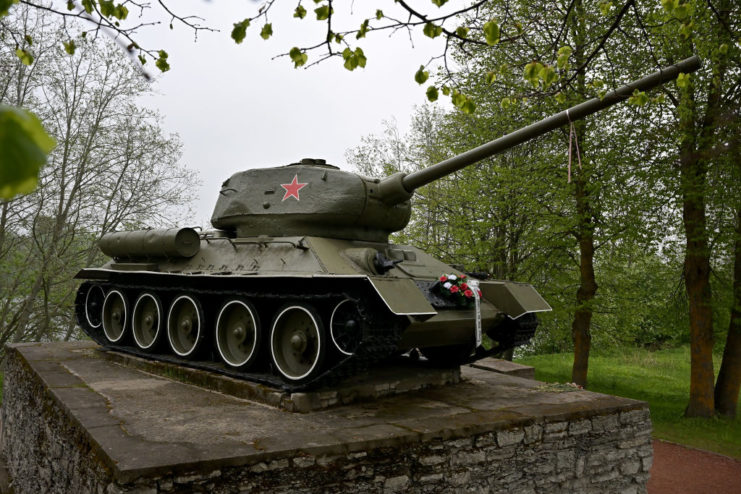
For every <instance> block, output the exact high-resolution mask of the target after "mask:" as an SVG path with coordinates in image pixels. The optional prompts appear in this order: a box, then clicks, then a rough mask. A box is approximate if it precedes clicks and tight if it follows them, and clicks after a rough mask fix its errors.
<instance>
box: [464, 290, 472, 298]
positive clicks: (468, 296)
mask: <svg viewBox="0 0 741 494" xmlns="http://www.w3.org/2000/svg"><path fill="white" fill-rule="evenodd" d="M463 295H465V296H466V298H471V297H473V292H472V291H471V290H466V291H465V292H463Z"/></svg>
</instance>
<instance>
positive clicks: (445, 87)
mask: <svg viewBox="0 0 741 494" xmlns="http://www.w3.org/2000/svg"><path fill="white" fill-rule="evenodd" d="M441 89H442V91H443V94H444V95H445V96H449V95H450V88H449V87H448V86H443V87H442V88H441Z"/></svg>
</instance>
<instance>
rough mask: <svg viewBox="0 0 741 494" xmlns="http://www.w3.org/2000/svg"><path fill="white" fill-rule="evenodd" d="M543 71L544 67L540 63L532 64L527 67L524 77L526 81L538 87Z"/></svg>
mask: <svg viewBox="0 0 741 494" xmlns="http://www.w3.org/2000/svg"><path fill="white" fill-rule="evenodd" d="M542 69H543V65H542V64H541V63H540V62H530V63H529V64H527V65H525V72H524V74H523V77H524V78H525V80H526V81H529V82H530V84H532V85H533V87H537V86H538V81H539V75H540V71H541V70H542Z"/></svg>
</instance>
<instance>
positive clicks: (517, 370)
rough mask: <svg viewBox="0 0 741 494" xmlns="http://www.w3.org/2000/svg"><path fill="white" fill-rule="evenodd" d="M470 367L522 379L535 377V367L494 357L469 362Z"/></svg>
mask: <svg viewBox="0 0 741 494" xmlns="http://www.w3.org/2000/svg"><path fill="white" fill-rule="evenodd" d="M471 367H475V368H477V369H483V370H488V371H492V372H499V373H500V374H507V375H508V376H515V377H522V378H524V379H535V367H532V366H530V365H522V364H518V363H517V362H510V361H509V360H502V359H498V358H494V357H488V358H483V359H481V360H478V361H476V362H474V363H473V364H471Z"/></svg>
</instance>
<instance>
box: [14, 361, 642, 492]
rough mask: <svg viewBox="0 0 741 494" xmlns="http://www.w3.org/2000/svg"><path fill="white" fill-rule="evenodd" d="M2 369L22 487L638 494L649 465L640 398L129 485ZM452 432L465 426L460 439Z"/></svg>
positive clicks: (45, 395)
mask: <svg viewBox="0 0 741 494" xmlns="http://www.w3.org/2000/svg"><path fill="white" fill-rule="evenodd" d="M36 365H38V364H36ZM5 372H6V373H5V395H4V400H3V408H2V419H3V424H4V426H3V431H2V451H3V453H4V455H5V457H6V460H7V463H8V470H9V472H10V475H11V477H12V479H13V480H12V487H13V488H14V489H15V492H17V493H20V494H23V493H38V492H49V493H52V492H59V493H67V492H70V493H71V492H74V493H78V492H80V493H84V492H93V493H101V494H103V493H104V494H114V493H123V492H136V493H152V494H154V493H176V492H178V493H180V492H183V493H184V492H214V493H227V492H228V493H237V492H286V493H288V492H291V493H303V492H306V493H309V492H338V493H339V492H348V491H351V492H420V493H422V492H425V493H426V492H494V493H549V494H550V493H559V492H561V493H572V492H580V493H599V494H609V493H620V494H634V493H635V494H637V493H645V492H646V482H647V480H648V475H649V474H648V472H649V470H650V468H651V461H652V448H651V423H650V418H649V413H648V410H647V408H646V407H645V404H638V405H633V406H631V407H623V408H621V409H616V410H612V411H608V412H607V413H594V412H593V411H590V410H583V411H582V412H579V413H569V414H564V415H562V416H558V415H552V416H550V417H548V418H547V419H530V418H525V419H523V418H522V417H521V416H518V415H517V414H512V415H513V416H512V417H511V419H509V420H502V421H501V422H500V423H499V425H498V426H496V427H494V428H493V429H492V428H489V430H488V431H486V432H478V431H480V430H481V427H480V426H479V425H480V424H478V423H469V424H464V423H458V424H451V425H450V431H451V432H450V434H440V433H434V434H425V433H420V432H416V433H414V434H412V435H411V436H410V437H411V438H409V439H406V440H398V439H397V440H393V441H391V440H389V441H386V442H387V444H384V441H383V440H382V438H381V440H377V441H375V442H374V446H373V447H370V448H365V450H364V449H363V448H364V446H363V445H362V444H358V443H354V442H353V441H352V438H350V437H348V442H347V444H346V445H345V447H344V450H343V449H342V448H331V449H330V448H326V447H325V448H313V449H312V448H310V447H307V448H305V449H304V451H303V452H297V451H296V450H289V451H286V452H285V453H280V452H279V453H276V454H272V455H270V456H268V457H262V458H261V459H260V460H259V461H253V462H250V461H247V462H245V463H242V464H239V465H233V464H231V465H230V464H225V463H220V464H215V466H213V467H211V468H209V467H208V465H199V466H198V469H197V470H195V471H192V472H191V471H180V472H178V473H173V472H172V471H153V472H150V473H148V474H146V475H142V476H141V477H140V478H138V479H136V480H135V481H134V482H129V483H120V482H119V481H118V480H116V478H117V475H116V468H115V465H112V464H109V463H107V462H108V461H109V460H107V459H106V454H105V451H103V450H101V448H100V446H98V445H96V444H92V442H91V440H90V439H89V438H90V435H88V434H86V431H85V430H84V429H83V428H82V427H81V426H80V424H79V423H78V422H77V421H76V420H75V419H74V418H73V417H72V416H71V415H70V414H69V413H68V411H65V409H64V405H63V404H62V403H61V402H60V400H59V399H58V397H57V396H56V395H55V394H53V393H51V392H50V391H49V390H48V385H49V383H46V382H43V380H42V379H40V378H39V375H38V374H36V373H35V372H33V371H32V369H31V367H30V366H29V364H28V363H27V362H26V361H24V360H23V358H22V357H20V356H19V354H18V353H17V352H14V351H8V352H7V361H6V368H5ZM67 389H70V390H72V391H73V390H74V388H73V387H72V388H67ZM595 396H598V395H595ZM635 403H637V402H635ZM602 412H604V410H603V411H602ZM284 413H285V412H284ZM461 430H463V431H466V430H467V431H470V432H468V433H465V434H464V436H465V437H460V436H461V434H460V431H461ZM453 431H454V432H453ZM340 451H341V452H340ZM338 453H339V454H338ZM141 454H146V451H143V452H142V453H141Z"/></svg>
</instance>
